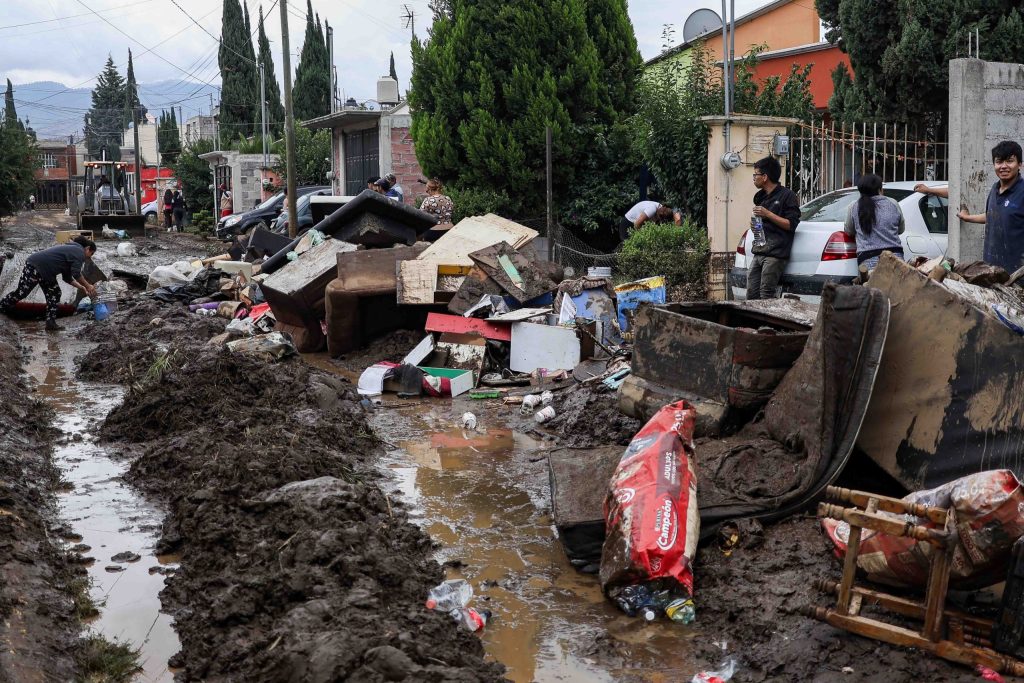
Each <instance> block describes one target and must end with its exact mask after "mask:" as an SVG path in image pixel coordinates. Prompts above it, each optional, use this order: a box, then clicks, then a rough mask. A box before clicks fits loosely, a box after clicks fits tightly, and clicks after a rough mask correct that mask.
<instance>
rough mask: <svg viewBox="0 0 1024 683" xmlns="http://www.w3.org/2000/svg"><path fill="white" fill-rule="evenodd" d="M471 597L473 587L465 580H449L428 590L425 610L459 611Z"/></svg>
mask: <svg viewBox="0 0 1024 683" xmlns="http://www.w3.org/2000/svg"><path fill="white" fill-rule="evenodd" d="M472 597H473V587H472V586H470V585H469V582H468V581H466V580H465V579H451V580H448V581H445V582H443V583H441V584H438V585H437V586H434V587H433V588H431V589H430V593H428V594H427V609H436V610H439V611H441V612H452V611H455V610H460V609H462V608H464V607H465V606H466V605H468V604H469V600H470V598H472ZM474 630H475V629H474Z"/></svg>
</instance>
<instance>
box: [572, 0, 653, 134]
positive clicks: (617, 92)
mask: <svg viewBox="0 0 1024 683" xmlns="http://www.w3.org/2000/svg"><path fill="white" fill-rule="evenodd" d="M586 10H587V31H588V32H589V33H590V37H591V38H592V39H593V41H594V45H595V46H596V47H597V54H598V55H600V57H601V62H602V72H601V73H602V77H601V79H600V80H601V85H602V88H603V91H604V92H602V98H603V99H604V100H605V104H604V108H605V114H606V115H607V116H608V117H610V118H611V119H612V120H615V119H618V118H620V117H621V115H623V114H626V115H628V114H630V113H632V112H634V111H635V110H636V101H635V99H634V94H635V90H636V83H637V77H638V76H639V74H640V67H641V66H642V65H643V59H642V58H641V57H640V50H638V49H637V45H636V33H635V32H634V30H633V23H632V22H631V21H630V19H629V11H628V10H627V8H626V0H586Z"/></svg>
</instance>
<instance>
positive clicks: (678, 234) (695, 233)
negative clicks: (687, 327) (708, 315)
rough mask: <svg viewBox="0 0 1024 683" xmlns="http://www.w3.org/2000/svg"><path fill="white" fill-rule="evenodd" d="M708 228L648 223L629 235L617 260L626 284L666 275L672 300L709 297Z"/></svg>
mask: <svg viewBox="0 0 1024 683" xmlns="http://www.w3.org/2000/svg"><path fill="white" fill-rule="evenodd" d="M709 251H710V242H709V241H708V235H707V229H706V228H704V227H703V226H701V225H697V224H696V223H692V222H690V221H684V222H683V225H681V226H680V225H675V224H672V223H645V224H644V225H643V226H642V227H641V228H640V229H639V230H634V231H633V232H632V233H630V235H629V237H628V238H627V239H626V241H625V242H623V243H622V250H621V251H620V252H619V255H618V258H617V259H616V265H617V270H618V274H619V277H620V278H622V280H623V281H625V282H628V281H632V280H639V279H641V278H645V277H653V276H655V275H664V276H665V278H666V280H667V284H668V287H669V289H670V292H669V298H671V299H679V298H684V299H703V298H706V296H707V272H708V254H709Z"/></svg>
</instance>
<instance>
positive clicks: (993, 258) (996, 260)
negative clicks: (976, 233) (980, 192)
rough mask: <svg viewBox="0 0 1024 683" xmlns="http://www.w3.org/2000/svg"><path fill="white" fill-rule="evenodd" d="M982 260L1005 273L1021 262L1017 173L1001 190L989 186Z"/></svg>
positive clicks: (1023, 192)
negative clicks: (1008, 185) (1012, 181)
mask: <svg viewBox="0 0 1024 683" xmlns="http://www.w3.org/2000/svg"><path fill="white" fill-rule="evenodd" d="M985 223H986V226H985V261H986V262H987V263H991V264H992V265H994V266H1000V267H1002V268H1004V269H1006V271H1007V272H1008V273H1012V272H1013V271H1015V270H1017V269H1018V268H1020V267H1021V264H1022V262H1024V180H1022V179H1021V177H1020V175H1018V176H1017V180H1015V181H1014V183H1013V185H1011V186H1010V187H1008V188H1007V189H1006V190H1005V191H1004V192H1000V191H999V183H998V182H996V184H995V185H993V186H992V191H991V192H989V193H988V202H987V203H986V204H985Z"/></svg>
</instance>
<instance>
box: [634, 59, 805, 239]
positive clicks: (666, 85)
mask: <svg viewBox="0 0 1024 683" xmlns="http://www.w3.org/2000/svg"><path fill="white" fill-rule="evenodd" d="M756 52H757V50H754V51H752V52H751V53H750V54H748V55H746V56H745V57H744V58H743V59H742V60H740V61H738V62H737V63H736V92H735V98H734V104H735V110H736V111H737V112H742V113H747V114H760V115H768V116H791V117H796V118H799V119H804V120H806V119H808V118H809V117H810V115H811V113H812V111H813V101H812V99H811V95H810V81H809V78H808V74H809V72H810V66H806V67H803V68H797V67H794V68H793V70H792V71H791V73H790V75H789V77H788V78H787V79H786V80H785V81H781V79H779V78H776V77H772V78H768V79H766V80H764V81H763V82H758V81H757V79H756V78H755V77H754V75H753V66H754V64H755V59H756ZM637 99H638V101H639V102H640V111H639V112H638V115H637V118H636V124H637V125H636V127H635V129H636V131H637V135H636V143H637V147H638V149H639V152H640V155H641V157H642V158H643V160H644V162H645V163H646V164H647V166H648V167H649V168H650V169H651V171H652V172H653V173H654V175H655V176H656V177H657V179H658V184H659V190H660V192H659V194H660V197H659V198H660V199H661V200H662V201H664V202H666V203H670V204H673V205H674V206H678V207H680V208H682V209H683V210H684V213H686V214H688V215H690V216H692V217H693V219H694V220H698V221H702V220H703V217H704V213H705V211H706V209H707V164H708V128H707V125H706V124H704V123H703V122H702V121H700V117H702V116H712V115H722V113H723V112H724V108H725V106H724V93H723V86H722V78H721V69H720V68H719V67H717V66H716V65H715V63H714V60H713V59H712V58H711V56H710V55H709V54H708V52H707V51H706V50H705V49H704V48H703V47H702V46H699V45H698V46H696V47H694V48H693V54H692V60H691V61H690V62H689V64H687V65H685V66H682V65H681V64H680V62H677V61H673V60H666V61H664V62H661V63H659V64H657V65H655V66H654V67H653V68H652V69H651V71H650V73H649V74H648V75H647V76H646V77H645V78H644V79H643V81H642V82H641V85H640V88H639V92H638V97H637Z"/></svg>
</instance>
